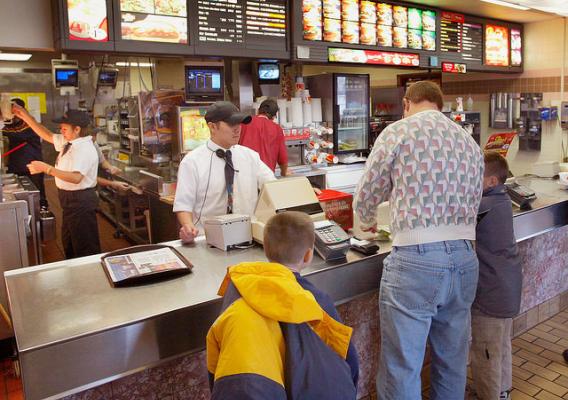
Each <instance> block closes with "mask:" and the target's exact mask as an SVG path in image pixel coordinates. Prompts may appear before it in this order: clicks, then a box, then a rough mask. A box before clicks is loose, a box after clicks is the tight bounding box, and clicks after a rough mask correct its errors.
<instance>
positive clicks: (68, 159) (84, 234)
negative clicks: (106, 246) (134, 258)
mask: <svg viewBox="0 0 568 400" xmlns="http://www.w3.org/2000/svg"><path fill="white" fill-rule="evenodd" d="M12 112H13V113H14V115H16V116H17V117H18V118H20V119H22V120H24V122H25V123H27V124H28V125H29V126H30V127H31V128H32V129H33V131H34V132H35V133H36V134H37V135H38V136H39V137H41V138H42V139H43V140H45V141H47V142H49V143H53V145H54V146H55V150H57V151H58V152H59V155H58V156H57V161H56V162H55V166H52V165H49V164H46V163H44V162H42V161H32V162H31V163H30V164H28V168H29V170H30V172H31V173H32V174H40V173H45V174H47V175H51V176H53V177H55V185H56V186H57V192H58V195H59V202H60V203H61V209H62V210H63V221H62V226H61V241H62V242H63V250H64V252H65V258H66V259H70V258H75V257H84V256H88V255H92V254H98V253H100V252H101V246H100V242H99V229H98V225H97V215H96V208H97V203H98V197H97V194H96V192H95V186H96V185H97V169H98V165H99V158H98V156H97V151H96V150H95V146H94V145H93V141H92V139H91V136H89V135H88V133H87V126H88V125H89V122H90V119H89V115H88V114H87V112H86V111H80V110H69V111H67V113H66V114H64V115H63V116H62V117H61V118H58V119H56V120H54V122H56V123H59V130H60V132H61V134H59V135H58V134H54V133H52V132H50V131H49V129H47V128H46V127H45V126H43V125H41V124H40V123H38V122H37V121H36V120H35V119H34V118H33V117H32V116H31V115H30V114H29V113H28V112H27V111H26V110H25V109H24V108H22V107H20V106H18V105H13V106H12Z"/></svg>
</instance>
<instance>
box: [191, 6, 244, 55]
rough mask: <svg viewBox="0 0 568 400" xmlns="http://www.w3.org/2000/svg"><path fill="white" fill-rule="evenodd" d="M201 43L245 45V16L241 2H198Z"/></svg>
mask: <svg viewBox="0 0 568 400" xmlns="http://www.w3.org/2000/svg"><path fill="white" fill-rule="evenodd" d="M197 14H198V21H199V22H198V32H199V41H200V42H203V43H226V44H242V43H244V35H243V31H244V29H243V27H244V15H243V5H242V3H241V2H237V1H234V0H198V1H197Z"/></svg>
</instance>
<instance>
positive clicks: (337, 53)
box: [328, 48, 420, 67]
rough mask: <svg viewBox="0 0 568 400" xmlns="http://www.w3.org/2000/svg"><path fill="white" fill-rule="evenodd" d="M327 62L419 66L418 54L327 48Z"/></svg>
mask: <svg viewBox="0 0 568 400" xmlns="http://www.w3.org/2000/svg"><path fill="white" fill-rule="evenodd" d="M328 60H329V61H330V62H344V63H352V64H373V65H393V66H397V67H417V66H419V65H420V55H419V54H413V53H395V52H391V51H377V50H356V49H340V48H329V49H328Z"/></svg>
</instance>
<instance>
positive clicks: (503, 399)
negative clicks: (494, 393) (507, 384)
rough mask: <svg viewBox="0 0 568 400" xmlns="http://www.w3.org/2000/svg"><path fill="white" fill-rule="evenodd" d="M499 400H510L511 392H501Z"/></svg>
mask: <svg viewBox="0 0 568 400" xmlns="http://www.w3.org/2000/svg"><path fill="white" fill-rule="evenodd" d="M499 400H511V391H510V390H507V391H505V392H501V394H500V395H499Z"/></svg>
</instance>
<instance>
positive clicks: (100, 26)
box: [67, 0, 108, 42]
mask: <svg viewBox="0 0 568 400" xmlns="http://www.w3.org/2000/svg"><path fill="white" fill-rule="evenodd" d="M67 12H68V16H69V39H70V40H77V41H83V42H108V18H107V6H106V0H83V1H77V0H67Z"/></svg>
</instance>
